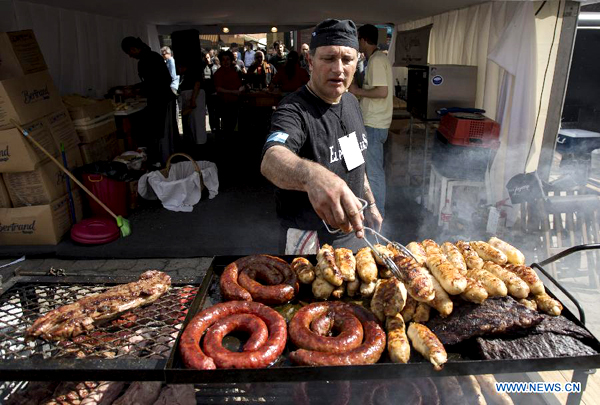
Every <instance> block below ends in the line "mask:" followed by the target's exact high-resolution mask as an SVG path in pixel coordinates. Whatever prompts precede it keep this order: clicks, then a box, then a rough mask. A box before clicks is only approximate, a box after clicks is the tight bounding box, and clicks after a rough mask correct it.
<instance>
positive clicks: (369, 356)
mask: <svg viewBox="0 0 600 405" xmlns="http://www.w3.org/2000/svg"><path fill="white" fill-rule="evenodd" d="M329 310H332V311H333V312H334V313H335V317H336V321H337V318H338V316H340V317H342V318H343V320H342V321H340V328H341V332H340V334H338V336H335V337H329V338H326V337H322V336H317V335H316V334H314V333H312V332H310V330H309V328H308V326H309V325H310V322H311V320H312V319H313V318H315V317H316V316H319V315H320V314H321V313H323V312H326V311H329ZM351 319H355V320H356V321H358V323H359V325H362V327H360V326H359V325H356V324H355V323H354V322H353V321H351ZM357 331H363V333H364V335H363V336H364V341H363V338H362V336H360V338H359V339H358V345H357V346H355V344H356V342H355V341H354V340H352V341H351V342H348V341H347V335H346V334H348V333H353V334H357V333H358V332H357ZM289 335H290V339H291V340H292V342H293V343H294V345H296V346H297V347H299V349H298V350H296V351H294V352H291V353H290V360H291V361H292V362H293V363H295V364H299V365H306V366H319V365H358V364H373V363H376V362H377V361H378V360H379V358H380V357H381V354H382V353H383V351H384V349H385V341H386V337H385V332H384V331H383V329H381V327H380V326H379V324H378V322H377V319H376V318H375V316H374V315H373V314H372V313H371V312H369V311H367V310H366V309H364V308H363V307H361V306H359V305H354V304H349V303H345V302H340V301H334V302H316V303H312V304H309V305H306V306H305V307H302V308H301V309H300V310H299V311H298V312H296V315H294V318H292V320H291V322H290V326H289ZM323 340H326V342H327V343H324V342H323ZM323 347H326V348H327V350H325V351H321V350H318V349H320V348H323Z"/></svg>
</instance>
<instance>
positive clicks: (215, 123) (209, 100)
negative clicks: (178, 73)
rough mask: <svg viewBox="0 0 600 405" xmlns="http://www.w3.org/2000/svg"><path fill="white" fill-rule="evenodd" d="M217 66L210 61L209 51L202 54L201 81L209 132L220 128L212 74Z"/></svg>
mask: <svg viewBox="0 0 600 405" xmlns="http://www.w3.org/2000/svg"><path fill="white" fill-rule="evenodd" d="M217 69H218V66H217V65H215V64H214V63H212V58H211V57H210V53H208V52H207V53H205V54H204V70H203V75H202V82H203V83H204V86H203V87H204V91H205V92H206V109H207V110H208V122H209V125H210V130H211V132H217V131H218V130H219V129H220V126H219V115H218V113H217V92H216V90H215V80H214V74H215V72H216V71H217Z"/></svg>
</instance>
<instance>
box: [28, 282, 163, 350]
mask: <svg viewBox="0 0 600 405" xmlns="http://www.w3.org/2000/svg"><path fill="white" fill-rule="evenodd" d="M170 286H171V277H169V276H168V275H167V274H165V273H163V272H160V271H157V270H149V271H147V272H145V273H143V274H142V275H141V276H140V279H139V280H138V281H136V282H133V283H128V284H122V285H118V286H115V287H112V288H110V289H109V290H107V291H104V292H102V293H100V294H93V295H90V296H88V297H84V298H82V299H80V300H79V301H76V302H74V303H72V304H68V305H64V306H62V307H59V308H56V309H54V310H52V311H49V312H47V313H46V314H44V315H43V316H42V317H41V318H39V319H37V320H36V321H35V322H34V323H33V325H32V326H30V327H29V329H27V332H26V334H27V336H29V337H41V338H44V339H46V340H62V339H68V338H71V337H75V336H77V335H80V334H82V333H83V332H85V331H89V330H92V329H94V328H95V326H96V324H97V323H99V322H100V321H103V320H108V319H112V318H115V317H117V316H118V315H120V314H121V313H123V312H125V311H129V310H131V309H134V308H137V307H140V306H142V305H147V304H150V303H152V302H154V301H156V300H157V299H158V298H159V297H160V296H161V295H163V294H164V293H165V292H166V291H167V290H168V289H169V288H170Z"/></svg>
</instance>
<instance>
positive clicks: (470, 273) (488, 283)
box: [467, 269, 508, 297]
mask: <svg viewBox="0 0 600 405" xmlns="http://www.w3.org/2000/svg"><path fill="white" fill-rule="evenodd" d="M467 277H470V278H472V279H474V280H477V281H479V282H480V283H481V285H482V286H483V288H485V290H486V291H487V293H488V297H506V295H507V294H508V290H507V289H506V284H504V281H502V280H500V279H499V278H498V277H496V276H494V275H493V274H492V273H490V272H489V271H487V270H484V269H479V270H476V269H473V270H467Z"/></svg>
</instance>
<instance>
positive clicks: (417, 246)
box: [406, 242, 427, 266]
mask: <svg viewBox="0 0 600 405" xmlns="http://www.w3.org/2000/svg"><path fill="white" fill-rule="evenodd" d="M406 248H407V249H408V250H409V251H410V253H412V255H413V256H414V257H415V259H417V263H419V264H420V265H421V266H425V262H426V261H427V253H425V248H424V247H423V245H422V244H421V243H419V242H410V243H409V244H408V245H406Z"/></svg>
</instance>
